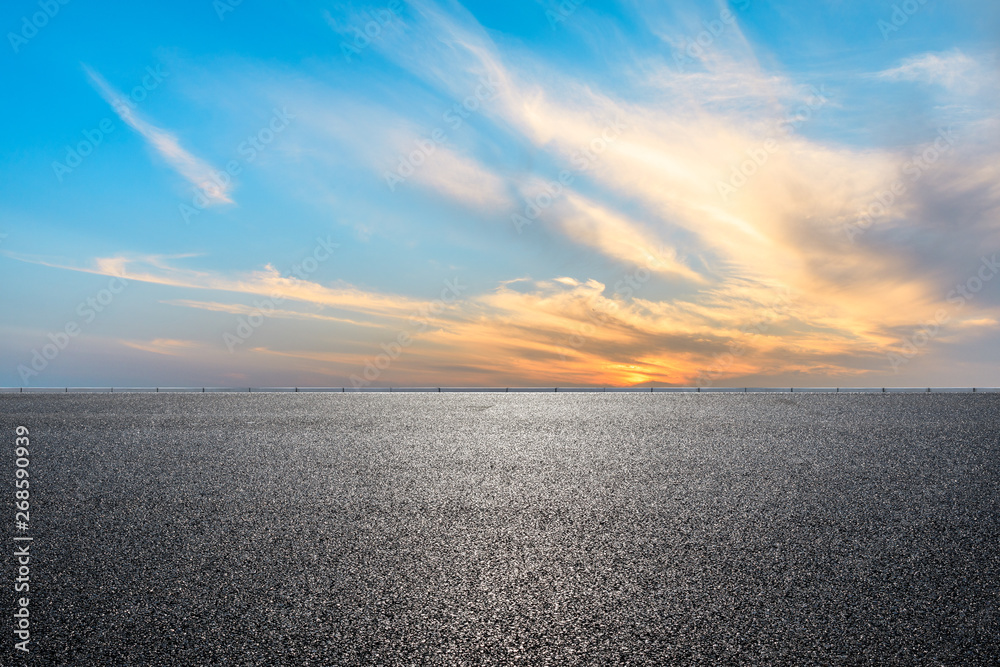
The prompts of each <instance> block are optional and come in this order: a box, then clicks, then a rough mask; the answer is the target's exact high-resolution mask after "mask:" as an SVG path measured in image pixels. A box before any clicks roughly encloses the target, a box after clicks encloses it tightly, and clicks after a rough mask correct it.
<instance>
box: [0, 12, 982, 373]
mask: <svg viewBox="0 0 1000 667" xmlns="http://www.w3.org/2000/svg"><path fill="white" fill-rule="evenodd" d="M0 17H2V26H3V28H4V32H5V34H6V39H5V42H6V44H5V45H4V47H3V48H0V52H2V53H3V55H2V56H0V58H2V60H0V67H2V70H0V72H2V79H0V82H2V84H3V85H4V87H5V88H6V89H7V91H8V99H9V100H12V103H8V104H6V105H3V107H2V108H0V117H2V120H3V121H4V127H6V128H8V131H7V132H5V133H3V135H2V136H0V145H2V150H0V175H2V178H0V233H2V234H4V235H5V236H3V237H0V277H2V285H3V287H2V288H0V289H2V291H3V295H4V300H5V303H6V304H7V308H5V309H4V314H5V315H4V319H3V321H2V322H0V335H2V343H0V345H2V350H3V359H4V362H3V364H2V365H0V385H4V386H62V385H116V386H117V385H149V384H155V385H170V384H175V385H218V386H240V385H254V386H263V385H275V386H276V385H299V386H305V385H324V386H352V385H358V386H360V385H483V384H487V385H493V384H497V385H512V384H524V385H553V384H558V385H572V384H580V385H587V384H598V385H648V384H657V385H695V384H697V385H710V384H715V385H733V386H745V385H748V384H750V385H761V386H765V385H776V386H781V385H785V386H789V385H797V386H805V385H836V386H849V385H870V384H871V385H920V386H924V385H949V384H957V385H978V386H987V385H989V386H993V385H996V384H997V381H996V377H997V370H998V354H997V352H996V347H997V346H996V345H995V343H996V340H997V328H996V327H997V322H998V319H997V318H998V312H997V307H998V305H1000V284H998V283H1000V281H993V280H992V278H993V277H994V276H993V275H992V274H993V272H994V269H993V266H994V264H993V261H992V259H991V258H992V257H993V255H994V253H997V252H1000V239H998V238H997V236H998V234H997V230H998V223H1000V220H998V213H997V211H998V209H997V204H998V201H1000V191H998V182H1000V180H998V178H997V176H998V173H997V165H998V164H1000V161H998V160H997V157H998V148H1000V146H998V138H1000V135H998V125H997V120H998V118H997V109H998V108H1000V107H998V105H997V102H998V99H997V92H996V91H997V90H998V86H997V44H998V40H997V37H998V30H1000V9H998V7H997V5H996V3H992V2H986V1H978V2H977V1H971V0H968V1H959V2H948V3H945V2H935V1H934V0H927V1H926V2H923V3H921V2H919V0H910V2H907V3H892V2H849V1H846V0H843V1H835V0H826V1H818V2H814V3H801V2H790V1H789V2H777V1H765V0H738V1H734V2H728V3H726V2H677V3H655V2H598V1H597V0H589V1H587V2H584V3H575V2H564V3H557V2H541V1H535V2H513V3H509V4H506V5H498V4H496V3H485V2H482V3H480V2H468V3H462V4H459V3H446V2H441V3H435V2H403V1H402V0H398V1H394V2H375V3H335V2H326V3H324V2H285V3H255V2H249V1H246V2H242V3H239V4H232V3H231V2H226V3H224V2H222V0H220V1H219V2H215V3H213V2H208V1H206V2H180V3H176V4H173V5H170V6H165V7H156V8H152V7H147V6H145V5H142V4H137V3H117V2H116V3H101V5H100V6H94V5H93V4H92V3H90V4H88V3H84V2H79V1H78V0H73V1H70V2H68V3H67V4H60V3H58V2H55V1H54V2H52V3H45V2H42V3H39V2H34V3H32V2H13V3H9V4H8V6H6V7H5V8H4V10H3V13H2V14H0ZM81 154H82V155H81ZM88 300H96V301H91V302H89V303H88ZM94 304H96V305H94ZM67 327H68V329H67ZM67 331H73V333H72V334H69V333H66V332H67Z"/></svg>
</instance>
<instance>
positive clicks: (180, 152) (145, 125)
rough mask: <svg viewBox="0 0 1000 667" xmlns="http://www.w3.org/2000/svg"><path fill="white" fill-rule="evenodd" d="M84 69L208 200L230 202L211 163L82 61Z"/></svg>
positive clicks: (125, 118)
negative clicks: (146, 116)
mask: <svg viewBox="0 0 1000 667" xmlns="http://www.w3.org/2000/svg"><path fill="white" fill-rule="evenodd" d="M84 70H85V71H86V72H87V76H89V77H90V81H91V84H92V85H93V86H94V88H96V89H97V91H98V92H99V93H100V94H101V97H103V98H104V100H105V101H106V102H107V103H108V104H110V105H111V107H112V108H113V109H114V110H115V113H117V114H118V116H119V118H121V119H122V120H123V121H124V122H125V123H126V124H128V126H129V127H131V128H132V129H133V130H135V131H136V132H138V133H139V134H141V135H142V136H143V138H144V139H145V140H146V141H147V142H148V143H149V145H150V146H152V148H153V149H154V150H155V151H156V152H157V153H158V154H159V155H160V157H162V158H163V159H164V160H166V162H167V164H169V165H170V166H171V168H173V169H174V170H175V171H176V172H177V173H178V174H180V175H181V176H182V177H183V178H184V179H185V180H187V181H188V182H189V183H190V184H191V185H193V186H194V187H196V188H197V189H198V190H200V191H201V192H202V193H203V194H204V195H205V198H206V199H207V201H208V203H210V204H221V203H227V204H231V203H232V202H233V200H232V199H231V198H230V196H229V191H230V186H229V185H225V184H222V183H219V182H218V181H217V180H216V179H215V178H214V177H213V174H214V173H215V172H216V171H217V170H216V169H214V168H213V167H212V165H210V164H209V163H208V162H206V161H205V160H202V159H201V158H199V157H197V156H195V155H193V154H192V153H190V152H189V151H187V150H186V149H185V148H184V147H183V146H181V144H180V140H179V139H178V138H177V137H176V136H174V135H173V134H171V133H169V132H167V131H166V130H164V129H161V128H159V127H157V126H155V125H153V124H152V123H150V122H149V121H147V120H145V119H144V118H142V117H141V116H140V115H139V114H138V113H136V111H135V110H134V109H132V108H131V106H130V105H129V104H128V103H126V102H125V97H124V96H123V95H122V94H121V93H119V92H118V91H117V90H115V89H114V88H113V87H112V86H111V84H109V83H108V82H107V81H106V80H105V79H104V77H102V76H101V75H100V74H99V73H98V72H96V71H95V70H93V69H92V68H90V67H88V66H86V65H84Z"/></svg>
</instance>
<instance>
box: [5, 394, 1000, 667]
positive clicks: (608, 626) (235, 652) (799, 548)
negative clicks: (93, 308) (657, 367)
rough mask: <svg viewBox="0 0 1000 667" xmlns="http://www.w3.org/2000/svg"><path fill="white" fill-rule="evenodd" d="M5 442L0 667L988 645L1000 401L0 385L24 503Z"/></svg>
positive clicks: (575, 660) (681, 660) (813, 655)
mask: <svg viewBox="0 0 1000 667" xmlns="http://www.w3.org/2000/svg"><path fill="white" fill-rule="evenodd" d="M18 425H23V426H26V427H27V428H28V429H29V430H30V438H31V443H30V449H31V456H30V465H29V470H30V474H31V477H30V480H31V487H30V488H31V495H30V501H31V523H30V530H29V531H27V533H21V534H30V535H31V536H33V537H34V541H33V542H31V555H32V560H31V574H30V576H31V599H30V613H31V616H30V620H31V643H30V647H31V650H32V652H31V654H30V658H29V659H28V660H27V661H26V660H24V659H23V654H19V653H18V652H17V651H14V650H13V644H14V642H15V641H16V639H15V637H14V636H13V634H12V632H11V630H10V629H9V628H10V627H11V625H10V623H9V622H6V623H4V624H3V627H6V628H8V630H5V631H4V632H3V635H2V636H3V640H2V641H3V642H4V646H3V647H2V651H0V658H2V660H0V662H2V663H3V664H10V665H20V664H29V665H32V666H38V665H133V664H134V665H211V664H226V665H243V664H247V665H251V664H252V665H258V664H259V665H265V664H266V665H333V664H366V665H369V664H379V665H383V664H385V665H397V664H399V665H402V664H531V665H541V664H553V665H563V664H594V665H596V664H601V665H605V664H657V665H661V664H685V665H691V664H696V665H717V664H791V665H811V664H816V665H832V664H833V665H835V664H852V665H853V664H872V665H874V664H879V665H883V664H919V665H940V664H948V665H987V664H997V662H996V660H997V656H1000V611H998V609H1000V511H998V510H1000V508H998V503H1000V500H998V498H1000V489H998V483H1000V461H998V443H1000V395H997V394H993V395H989V394H986V395H983V394H979V395H977V394H960V395H949V394H929V395H928V394H909V395H907V394H874V395H850V394H839V395H838V394H796V395H794V396H787V397H786V396H781V395H774V394H746V395H744V394H701V395H698V394H554V395H548V394H391V395H388V394H313V395H307V394H301V393H300V394H193V395H185V394H134V395H117V394H116V395H76V394H68V395H0V433H3V440H4V442H5V443H7V444H6V445H5V446H4V453H3V456H2V458H0V461H2V474H3V477H4V480H3V482H2V484H0V488H3V489H5V491H4V494H5V495H7V497H8V498H11V502H8V504H7V506H8V508H9V510H10V512H11V514H13V510H14V508H13V506H12V500H13V498H12V495H13V492H14V469H15V463H14V453H13V446H14V429H15V427H16V426H18ZM13 519H14V517H13V516H11V517H10V519H9V520H8V521H7V522H6V523H7V525H8V528H7V529H5V532H6V534H7V535H8V537H7V538H6V539H5V542H6V544H7V545H8V546H7V547H5V548H4V552H5V556H4V558H3V563H4V568H3V570H2V572H3V573H4V574H3V575H2V576H3V578H4V579H5V581H3V582H0V586H2V587H3V590H6V591H8V593H7V595H6V599H5V604H6V605H7V609H8V610H9V612H8V616H7V618H8V619H9V618H10V616H9V614H10V613H13V610H14V608H15V607H14V599H15V597H16V596H15V595H14V593H13V592H11V591H12V580H13V578H14V575H15V573H16V564H15V559H14V557H13V556H12V555H11V553H12V550H13V547H11V546H10V545H12V544H15V543H14V542H13V541H12V538H13V537H14V536H15V535H17V534H19V533H18V531H16V530H15V528H14V523H13Z"/></svg>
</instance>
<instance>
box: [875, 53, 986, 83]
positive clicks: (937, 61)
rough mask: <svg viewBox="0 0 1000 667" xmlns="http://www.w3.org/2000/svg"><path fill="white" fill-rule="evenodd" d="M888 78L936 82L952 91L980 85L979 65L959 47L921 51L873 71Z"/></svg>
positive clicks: (891, 79)
mask: <svg viewBox="0 0 1000 667" xmlns="http://www.w3.org/2000/svg"><path fill="white" fill-rule="evenodd" d="M876 76H877V77H879V78H881V79H888V80H890V81H914V82H918V83H926V84H933V85H939V86H942V87H944V88H945V89H947V90H949V91H952V92H963V93H964V92H975V91H976V90H977V89H978V88H979V86H980V83H981V81H980V64H979V63H978V62H977V61H976V60H974V59H973V58H971V57H969V56H968V55H966V54H965V53H963V52H962V51H959V50H954V51H947V52H942V53H924V54H921V55H918V56H911V57H909V58H906V59H905V60H903V61H902V62H901V63H900V64H899V65H898V66H897V67H893V68H890V69H887V70H883V71H882V72H878V73H877V74H876Z"/></svg>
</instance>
